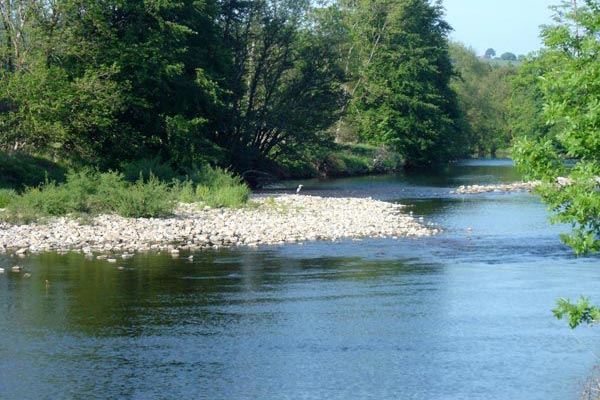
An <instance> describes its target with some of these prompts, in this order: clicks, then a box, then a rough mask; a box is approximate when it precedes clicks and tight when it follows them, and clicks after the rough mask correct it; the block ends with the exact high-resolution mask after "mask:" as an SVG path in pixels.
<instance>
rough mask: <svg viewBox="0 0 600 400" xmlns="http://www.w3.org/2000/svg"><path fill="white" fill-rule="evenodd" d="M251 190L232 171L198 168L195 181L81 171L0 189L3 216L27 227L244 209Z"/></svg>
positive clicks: (149, 175)
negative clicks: (188, 206) (179, 209)
mask: <svg viewBox="0 0 600 400" xmlns="http://www.w3.org/2000/svg"><path fill="white" fill-rule="evenodd" d="M249 193H250V191H249V189H248V187H247V186H246V185H245V184H243V183H242V182H241V180H240V179H239V178H238V177H235V176H234V175H232V174H231V173H229V172H228V171H225V170H222V169H215V168H211V167H208V166H206V167H203V168H198V169H196V170H194V171H193V176H192V177H187V178H186V179H185V180H183V181H181V180H179V179H176V178H173V179H172V180H171V181H170V182H165V181H164V180H161V179H159V178H158V177H156V176H155V175H154V174H153V172H152V171H148V173H147V175H145V174H144V171H139V173H138V178H137V180H135V181H133V182H131V177H129V179H128V178H127V176H126V175H125V174H123V173H119V172H105V173H100V172H98V171H96V170H93V169H89V168H88V169H82V170H80V171H72V172H69V173H67V174H66V180H65V182H63V183H57V182H56V181H49V180H46V181H45V182H44V183H42V184H40V185H38V186H33V187H28V188H26V189H25V190H24V191H23V193H21V194H17V192H16V191H14V190H6V189H4V190H0V208H6V211H5V212H4V213H3V215H2V218H3V219H4V220H7V221H10V222H14V223H28V222H32V221H36V220H39V219H42V218H44V217H52V216H65V215H71V216H74V217H76V216H78V217H81V216H82V215H97V214H101V213H116V214H119V215H121V216H124V217H135V218H139V217H146V218H148V217H162V216H166V215H169V214H172V213H173V210H174V207H175V206H176V204H177V202H178V201H181V202H203V203H204V204H207V205H209V206H211V207H240V206H242V205H244V204H245V203H246V202H247V200H248V196H249Z"/></svg>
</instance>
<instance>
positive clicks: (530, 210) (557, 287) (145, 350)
mask: <svg viewBox="0 0 600 400" xmlns="http://www.w3.org/2000/svg"><path fill="white" fill-rule="evenodd" d="M516 179H518V176H517V175H516V173H515V171H514V170H513V169H512V168H511V167H510V165H509V164H508V163H506V162H489V161H488V162H485V161H479V162H470V163H464V164H458V165H454V166H452V167H450V168H448V169H446V170H444V171H439V172H437V173H435V174H430V175H427V174H421V175H420V176H414V175H413V176H396V177H376V178H360V179H349V180H339V181H335V182H327V183H318V182H305V185H306V186H305V189H307V193H318V194H329V195H348V194H352V195H356V196H373V197H376V198H382V199H386V200H392V201H401V202H403V203H407V204H410V206H411V210H412V211H413V212H414V213H415V214H416V215H422V216H424V217H425V219H426V220H427V221H433V222H435V223H437V224H439V225H441V226H442V227H444V228H445V233H443V234H442V235H439V236H436V237H433V238H427V239H403V240H387V239H385V240H364V241H356V242H353V241H341V242H336V243H322V242H317V243H306V244H304V245H289V246H281V247H270V248H262V249H259V250H250V249H236V250H222V251H211V252H205V253H200V254H196V255H195V258H194V260H193V262H191V261H188V260H186V259H184V258H182V259H179V260H173V259H172V258H171V257H170V256H165V255H154V256H136V257H135V258H133V259H132V260H126V261H120V264H118V265H114V264H108V263H105V262H101V261H86V260H84V258H83V257H82V256H80V255H65V256H60V255H56V254H46V255H41V256H37V257H31V258H26V259H24V260H19V263H20V264H23V265H25V267H26V269H27V270H28V271H29V272H30V273H31V277H30V278H23V277H22V274H17V273H12V272H7V273H5V274H4V275H0V398H2V399H71V398H72V399H340V400H342V399H344V400H345V399H544V400H551V399H557V400H558V399H561V400H563V399H578V398H579V391H580V384H581V382H582V380H583V379H584V378H585V376H586V374H587V373H588V372H589V371H590V370H591V368H592V367H593V365H595V364H596V363H598V362H599V359H598V355H599V354H600V341H599V340H598V338H599V335H600V331H598V329H600V328H595V329H594V328H591V329H590V328H586V327H584V328H579V329H577V330H575V331H570V330H569V329H568V328H567V326H566V323H565V322H564V321H557V320H555V319H554V318H553V317H552V315H551V313H550V309H551V308H552V307H553V306H554V303H555V301H556V299H557V298H558V297H560V296H565V297H571V298H574V297H577V296H578V295H579V294H581V293H585V294H587V295H590V296H591V297H592V299H596V301H598V302H600V295H599V293H598V284H597V282H598V279H599V278H600V262H599V261H600V259H599V258H598V257H591V258H585V259H583V258H582V259H576V258H574V257H573V256H572V255H571V253H570V251H569V250H568V249H567V248H565V247H564V246H562V245H561V244H560V241H559V240H558V233H559V232H560V231H561V227H552V226H549V225H548V224H547V223H546V219H545V218H546V212H545V209H544V207H543V206H542V205H541V204H540V203H539V202H538V200H537V199H536V198H535V197H534V196H531V195H526V194H512V195H507V194H488V195H478V196H471V197H465V196H452V195H449V194H448V191H449V188H451V187H455V186H458V185H461V184H470V183H493V182H503V181H504V182H509V181H514V180H516ZM294 187H295V184H294V183H290V184H289V188H294ZM278 190H286V188H279V189H278ZM467 228H471V229H472V230H467ZM16 262H17V261H16V260H14V259H11V258H4V259H0V266H3V267H8V266H10V265H14V264H15V263H16ZM119 265H120V266H124V267H125V269H123V270H119V269H118V268H117V267H118V266H119ZM46 279H47V280H48V281H49V282H50V284H49V286H48V287H46V285H45V283H44V282H45V280H46Z"/></svg>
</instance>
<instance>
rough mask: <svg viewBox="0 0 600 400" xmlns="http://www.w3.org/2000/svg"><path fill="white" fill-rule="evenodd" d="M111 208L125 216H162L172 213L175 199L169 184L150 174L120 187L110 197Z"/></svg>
mask: <svg viewBox="0 0 600 400" xmlns="http://www.w3.org/2000/svg"><path fill="white" fill-rule="evenodd" d="M110 203H111V204H110V205H111V208H112V209H113V210H114V211H115V212H116V213H117V214H119V215H121V216H123V217H136V218H138V217H146V218H149V217H162V216H165V215H168V214H171V213H172V210H173V206H174V199H173V196H172V194H171V191H170V190H169V186H168V185H167V184H166V183H164V182H161V181H160V180H159V179H158V178H157V177H155V176H154V175H152V174H150V176H149V177H148V180H147V182H144V179H143V178H142V177H140V179H138V181H137V182H136V183H134V184H133V185H130V186H129V185H128V186H126V187H120V188H118V189H117V190H116V191H115V192H114V195H113V196H111V197H110Z"/></svg>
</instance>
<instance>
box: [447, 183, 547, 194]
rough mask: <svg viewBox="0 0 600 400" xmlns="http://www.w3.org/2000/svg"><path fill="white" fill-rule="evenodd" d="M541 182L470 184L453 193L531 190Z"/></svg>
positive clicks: (452, 192)
mask: <svg viewBox="0 0 600 400" xmlns="http://www.w3.org/2000/svg"><path fill="white" fill-rule="evenodd" d="M540 184H541V182H540V181H530V182H515V183H504V184H498V185H468V186H464V185H463V186H459V187H458V188H457V189H456V190H452V191H451V192H450V193H451V194H480V193H492V192H505V193H509V192H531V191H532V190H533V189H535V188H536V187H537V186H539V185H540Z"/></svg>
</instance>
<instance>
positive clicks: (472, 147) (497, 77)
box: [450, 43, 517, 157]
mask: <svg viewBox="0 0 600 400" xmlns="http://www.w3.org/2000/svg"><path fill="white" fill-rule="evenodd" d="M490 50H492V51H493V49H490ZM490 54H491V53H490ZM450 55H451V57H452V60H453V62H454V66H455V69H456V71H457V75H456V76H455V77H454V78H453V79H452V82H451V87H452V89H453V90H454V91H455V92H456V93H457V96H458V106H459V110H460V114H461V117H462V118H463V121H462V124H461V130H462V132H463V135H464V136H465V138H464V139H463V140H464V146H465V147H467V148H468V154H476V155H478V156H479V157H485V156H492V157H495V156H496V155H497V152H498V151H499V150H505V149H507V148H509V147H510V144H511V141H512V131H511V129H510V126H509V117H508V115H509V104H510V99H511V96H512V93H513V85H512V82H511V80H512V79H513V78H514V76H515V74H516V73H517V68H516V67H514V66H512V65H509V66H499V65H496V64H491V63H489V62H487V61H486V60H482V59H481V58H479V57H477V56H476V55H475V52H474V51H473V50H471V49H468V48H465V47H464V46H462V45H460V44H458V43H451V45H450Z"/></svg>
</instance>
